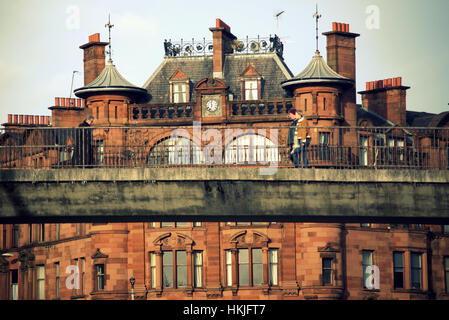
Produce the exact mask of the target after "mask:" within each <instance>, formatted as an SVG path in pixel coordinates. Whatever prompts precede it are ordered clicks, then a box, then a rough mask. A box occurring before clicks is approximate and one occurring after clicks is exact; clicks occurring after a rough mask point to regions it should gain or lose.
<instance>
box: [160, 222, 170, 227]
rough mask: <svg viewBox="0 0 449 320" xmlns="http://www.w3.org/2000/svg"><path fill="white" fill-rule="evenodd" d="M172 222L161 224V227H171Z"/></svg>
mask: <svg viewBox="0 0 449 320" xmlns="http://www.w3.org/2000/svg"><path fill="white" fill-rule="evenodd" d="M172 226H173V222H161V227H172Z"/></svg>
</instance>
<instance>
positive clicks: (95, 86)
mask: <svg viewBox="0 0 449 320" xmlns="http://www.w3.org/2000/svg"><path fill="white" fill-rule="evenodd" d="M112 92H120V93H125V94H130V95H133V96H142V95H146V94H147V91H146V90H145V89H143V88H140V87H137V86H135V85H133V84H132V83H131V82H129V81H128V80H126V79H125V78H124V77H123V76H122V75H121V74H120V73H119V72H118V71H117V69H116V68H115V65H114V64H113V63H112V61H111V60H109V62H108V64H107V65H106V66H105V68H104V69H103V71H102V72H101V73H100V74H99V75H98V77H97V78H95V79H94V80H93V81H92V82H91V83H89V84H88V85H86V86H84V87H82V88H78V89H76V90H75V91H74V93H75V95H76V96H77V97H80V98H87V97H88V96H91V95H94V94H107V93H112Z"/></svg>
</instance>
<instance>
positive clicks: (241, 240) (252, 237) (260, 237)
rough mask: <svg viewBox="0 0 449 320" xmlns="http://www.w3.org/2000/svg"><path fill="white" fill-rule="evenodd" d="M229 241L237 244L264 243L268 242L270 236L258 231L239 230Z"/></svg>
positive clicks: (252, 244)
mask: <svg viewBox="0 0 449 320" xmlns="http://www.w3.org/2000/svg"><path fill="white" fill-rule="evenodd" d="M230 242H232V243H235V244H237V245H251V246H254V245H258V244H260V245H264V244H268V243H269V242H270V238H268V236H267V235H266V234H264V233H262V232H259V231H248V230H244V231H240V232H237V233H235V234H234V235H232V236H231V238H230Z"/></svg>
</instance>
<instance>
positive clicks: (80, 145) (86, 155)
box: [72, 115, 95, 166]
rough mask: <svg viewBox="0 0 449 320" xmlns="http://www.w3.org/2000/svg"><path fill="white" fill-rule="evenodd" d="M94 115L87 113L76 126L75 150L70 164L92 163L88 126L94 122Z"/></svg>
mask: <svg viewBox="0 0 449 320" xmlns="http://www.w3.org/2000/svg"><path fill="white" fill-rule="evenodd" d="M94 120H95V118H94V116H92V115H88V116H87V117H86V118H85V119H84V121H83V122H82V123H80V125H79V126H78V127H80V128H82V129H77V130H76V131H77V134H76V135H75V141H74V143H75V152H74V154H73V158H72V164H73V165H75V166H91V165H92V164H93V149H92V130H91V129H90V128H89V127H90V126H92V124H93V123H94Z"/></svg>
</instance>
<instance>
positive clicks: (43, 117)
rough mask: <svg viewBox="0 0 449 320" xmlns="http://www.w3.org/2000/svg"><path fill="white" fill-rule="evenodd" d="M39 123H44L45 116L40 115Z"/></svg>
mask: <svg viewBox="0 0 449 320" xmlns="http://www.w3.org/2000/svg"><path fill="white" fill-rule="evenodd" d="M40 123H41V124H44V123H45V116H41V121H40Z"/></svg>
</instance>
